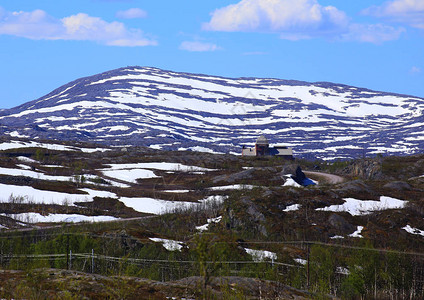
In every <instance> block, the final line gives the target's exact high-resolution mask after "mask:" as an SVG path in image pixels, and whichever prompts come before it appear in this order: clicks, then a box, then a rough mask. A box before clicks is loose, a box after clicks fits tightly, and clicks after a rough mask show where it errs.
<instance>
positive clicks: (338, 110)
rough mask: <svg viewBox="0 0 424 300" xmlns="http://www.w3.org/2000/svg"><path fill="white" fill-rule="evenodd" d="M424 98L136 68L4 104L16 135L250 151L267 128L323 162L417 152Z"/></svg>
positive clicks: (6, 122)
mask: <svg viewBox="0 0 424 300" xmlns="http://www.w3.org/2000/svg"><path fill="white" fill-rule="evenodd" d="M423 110H424V99H422V98H419V97H413V96H405V95H398V94H391V93H385V92H376V91H371V90H368V89H363V88H357V87H352V86H347V85H341V84H333V83H328V82H316V83H308V82H302V81H293V80H281V79H270V78H236V79H235V78H223V77H217V76H208V75H200V74H189V73H179V72H172V71H165V70H160V69H156V68H150V67H126V68H120V69H116V70H112V71H108V72H105V73H101V74H98V75H94V76H90V77H85V78H81V79H77V80H75V81H73V82H70V83H68V84H66V85H64V86H62V87H59V88H58V89H56V90H54V91H52V92H51V93H49V94H48V95H46V96H43V97H41V98H39V99H37V100H34V101H31V102H27V103H25V104H23V105H20V106H18V107H15V108H12V109H6V110H2V111H0V133H1V134H8V135H11V136H16V137H27V138H31V139H34V138H48V139H58V140H80V141H92V142H97V143H107V144H121V145H123V144H125V145H138V146H150V147H153V148H161V149H167V150H188V149H191V150H199V151H214V152H224V153H227V152H232V153H238V154H240V153H241V147H242V145H253V144H254V142H255V140H256V138H257V137H258V136H260V135H262V134H263V135H265V136H266V137H267V138H268V140H269V141H270V143H271V144H272V143H275V144H284V145H286V146H290V147H293V150H294V152H295V155H296V156H297V157H309V158H320V159H336V158H351V157H358V156H362V155H365V154H367V155H375V154H377V153H382V154H412V153H417V152H422V150H421V149H423V146H424V132H423V131H424V117H423Z"/></svg>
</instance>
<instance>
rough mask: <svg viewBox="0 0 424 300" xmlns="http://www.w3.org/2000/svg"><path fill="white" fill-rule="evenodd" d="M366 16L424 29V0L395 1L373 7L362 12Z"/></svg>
mask: <svg viewBox="0 0 424 300" xmlns="http://www.w3.org/2000/svg"><path fill="white" fill-rule="evenodd" d="M362 13H363V14H365V15H370V16H375V17H380V18H388V19H390V20H392V21H394V22H400V23H405V24H408V25H411V26H412V27H416V28H420V29H424V1H423V0H394V1H387V2H385V3H383V4H382V5H380V6H372V7H369V8H367V9H365V10H363V11H362Z"/></svg>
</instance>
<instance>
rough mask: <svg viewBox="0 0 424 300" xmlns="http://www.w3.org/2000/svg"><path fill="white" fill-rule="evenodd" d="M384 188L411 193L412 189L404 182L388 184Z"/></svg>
mask: <svg viewBox="0 0 424 300" xmlns="http://www.w3.org/2000/svg"><path fill="white" fill-rule="evenodd" d="M383 188H385V189H389V190H396V191H409V190H411V189H412V187H411V186H410V185H409V184H408V183H406V182H404V181H392V182H389V183H386V184H385V185H384V186H383Z"/></svg>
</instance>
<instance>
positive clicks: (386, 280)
mask: <svg viewBox="0 0 424 300" xmlns="http://www.w3.org/2000/svg"><path fill="white" fill-rule="evenodd" d="M68 146H72V147H74V149H75V151H57V150H49V149H46V148H20V149H9V150H4V151H0V168H1V169H0V170H2V171H1V172H0V173H1V175H0V184H1V185H2V186H3V187H10V186H14V187H16V186H18V187H31V188H33V189H34V190H36V191H50V192H57V193H63V194H64V195H65V194H66V195H71V196H69V198H64V199H63V200H62V201H60V203H49V202H48V201H47V199H45V201H44V202H43V201H40V199H38V198H37V197H36V195H35V194H34V195H31V194H30V195H27V194H25V195H21V194H3V195H1V196H0V197H1V201H0V224H1V225H2V227H1V228H3V229H2V230H1V234H0V266H1V268H2V271H1V272H0V294H1V296H2V297H3V298H14V299H21V298H28V299H87V298H88V299H107V298H109V299H166V297H175V298H177V299H178V298H184V297H185V298H196V299H197V298H204V299H278V298H280V299H286V298H289V299H290V298H295V297H297V299H308V298H322V299H327V298H331V297H339V298H343V299H387V298H393V299H413V298H414V299H417V298H423V297H424V255H423V253H424V251H423V250H424V243H423V239H424V227H423V225H422V219H423V217H424V192H423V190H424V179H423V178H424V177H422V175H424V163H423V162H424V156H423V155H414V156H407V157H383V156H377V157H374V158H363V159H358V160H352V161H335V162H325V161H307V160H298V159H296V160H295V161H285V160H283V159H281V158H278V157H260V158H256V157H250V158H246V157H239V156H233V155H218V154H207V153H197V152H190V151H179V152H167V151H160V150H154V149H147V148H141V147H140V148H137V147H134V148H128V149H125V150H126V151H122V149H120V148H110V149H109V150H108V151H92V152H84V151H81V150H78V149H79V148H78V147H85V148H90V147H92V146H91V145H81V144H71V143H69V144H68ZM93 147H94V146H93ZM148 163H167V164H166V165H164V164H161V165H159V166H158V165H153V164H150V165H149V164H148ZM136 164H144V165H143V166H144V167H143V168H145V169H147V170H148V171H151V172H153V174H154V176H150V177H148V178H138V179H137V180H134V181H131V182H130V181H127V180H125V179H123V178H119V176H117V177H114V178H112V177H108V176H105V173H104V172H103V170H109V169H111V168H112V167H115V168H118V167H117V166H118V165H119V166H121V167H122V166H125V168H124V167H122V168H124V169H127V170H129V169H131V168H132V169H134V168H137V167H135V165H136ZM23 165H24V166H25V167H24V166H23ZM146 166H147V167H146ZM149 166H150V167H149ZM152 166H154V167H152ZM164 166H167V167H166V168H165V167H164ZM169 166H173V167H172V169H169ZM297 166H300V167H301V168H302V169H303V170H304V171H311V172H312V171H313V172H314V173H307V174H309V175H308V176H309V177H311V178H312V179H313V180H316V181H318V182H319V184H318V185H315V186H309V187H294V186H284V183H285V180H286V178H287V176H285V175H287V174H293V173H294V171H295V170H296V168H297ZM186 167H187V168H186ZM139 168H140V167H139ZM167 168H168V169H167ZM10 170H27V171H28V172H27V173H24V172H23V171H21V172H22V174H21V173H19V172H17V173H16V172H15V173H13V174H12V171H10ZM31 172H33V173H31ZM320 172H321V173H329V174H333V175H338V176H340V177H342V178H343V179H344V181H343V182H341V183H337V184H334V183H331V182H328V181H327V180H328V177H325V176H323V175H320V174H319V173H320ZM37 174H38V175H37ZM146 174H147V173H146ZM37 176H38V177H37ZM48 176H51V177H48ZM54 176H56V178H57V179H56V180H55V179H54V178H55V177H54ZM88 190H89V191H90V192H91V193H93V191H96V192H103V193H108V194H107V195H112V196H109V197H104V196H103V197H102V196H101V195H100V194H99V195H100V196H99V195H97V194H96V195H94V194H93V195H91V194H89V192H87V191H88ZM74 195H83V196H85V195H86V196H87V199H86V201H74V200H72V199H73V198H72V196H74ZM102 195H103V194H102ZM90 197H91V198H90ZM147 198H148V199H156V200H164V201H167V202H171V201H172V203H178V202H181V203H182V202H184V203H185V205H181V206H178V205H174V206H172V207H168V208H167V209H166V210H164V211H162V212H161V213H160V214H152V213H146V212H142V211H140V210H139V209H138V207H136V206H134V207H129V206H126V205H125V203H124V199H140V200H139V201H142V199H147ZM205 199H208V200H207V201H206V200H205ZM346 199H356V200H362V202H361V201H357V202H358V203H362V204H360V205H363V206H361V207H359V208H358V207H356V209H357V211H359V213H357V214H355V213H353V212H352V210H348V209H346V206H342V205H343V204H344V203H348V201H347V200H346ZM385 199H388V200H385ZM390 199H394V200H390ZM383 200H385V201H387V202H384V201H383ZM389 200H390V201H394V203H400V204H397V205H395V206H391V205H392V203H391V202H390V201H389ZM400 200H403V201H400ZM366 201H368V202H366ZM396 201H397V202H396ZM383 202H384V203H383ZM161 203H165V202H161ZM187 203H188V204H187ZM349 203H356V202H349ZM370 203H371V204H370ZM189 204H193V205H189ZM331 207H335V209H329V208H331ZM28 213H33V214H39V215H41V216H49V215H58V214H62V215H71V214H75V215H84V216H92V217H94V216H111V217H115V218H117V219H116V220H115V221H113V222H80V223H69V222H60V223H57V222H50V223H44V222H35V223H34V222H33V221H31V220H30V219H22V217H21V219H19V218H18V217H17V215H18V214H19V215H20V216H29V215H28ZM25 214H27V215H25ZM28 218H29V217H28Z"/></svg>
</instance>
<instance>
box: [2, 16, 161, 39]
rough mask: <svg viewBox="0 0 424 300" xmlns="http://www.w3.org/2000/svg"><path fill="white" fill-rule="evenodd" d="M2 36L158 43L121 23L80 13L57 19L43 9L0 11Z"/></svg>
mask: <svg viewBox="0 0 424 300" xmlns="http://www.w3.org/2000/svg"><path fill="white" fill-rule="evenodd" d="M0 34H6V35H14V36H19V37H24V38H28V39H33V40H42V39H44V40H86V41H96V42H98V43H101V44H105V45H111V46H147V45H156V44H157V42H156V41H154V40H152V39H148V38H146V37H145V36H144V34H143V32H142V31H141V30H138V29H127V28H126V27H125V25H124V24H123V23H120V22H106V21H104V20H102V19H101V18H98V17H91V16H89V15H87V14H84V13H79V14H76V15H72V16H69V17H65V18H63V19H55V18H53V17H52V16H49V15H48V14H47V13H46V12H45V11H43V10H39V9H38V10H34V11H32V12H22V11H21V12H7V11H5V10H3V11H2V12H1V11H0Z"/></svg>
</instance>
